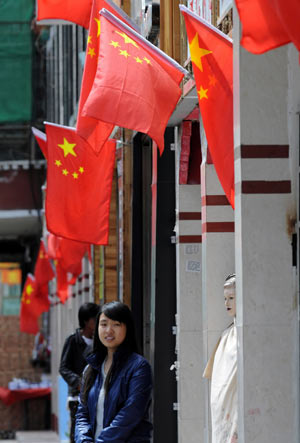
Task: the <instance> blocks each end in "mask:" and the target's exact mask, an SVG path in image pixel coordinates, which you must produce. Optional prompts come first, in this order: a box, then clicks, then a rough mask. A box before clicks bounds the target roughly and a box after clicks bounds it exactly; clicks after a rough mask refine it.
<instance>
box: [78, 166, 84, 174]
mask: <svg viewBox="0 0 300 443" xmlns="http://www.w3.org/2000/svg"><path fill="white" fill-rule="evenodd" d="M79 172H80V174H83V173H84V169H83V167H82V166H80V168H79Z"/></svg>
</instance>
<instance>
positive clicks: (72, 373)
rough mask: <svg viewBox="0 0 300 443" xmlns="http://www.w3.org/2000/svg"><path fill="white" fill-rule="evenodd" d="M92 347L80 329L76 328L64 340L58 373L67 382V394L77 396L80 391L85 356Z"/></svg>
mask: <svg viewBox="0 0 300 443" xmlns="http://www.w3.org/2000/svg"><path fill="white" fill-rule="evenodd" d="M91 351H92V347H91V346H88V345H87V344H86V343H85V341H84V340H83V338H82V335H81V333H80V329H76V332H75V333H74V334H71V335H70V336H69V337H68V338H67V339H66V341H65V344H64V347H63V350H62V354H61V359H60V366H59V373H60V374H61V376H62V377H63V379H64V380H65V381H66V382H67V383H68V394H69V395H70V396H77V395H78V394H79V391H80V380H81V375H82V372H83V370H84V368H85V366H86V364H87V363H86V357H87V356H88V355H89V354H90V353H91Z"/></svg>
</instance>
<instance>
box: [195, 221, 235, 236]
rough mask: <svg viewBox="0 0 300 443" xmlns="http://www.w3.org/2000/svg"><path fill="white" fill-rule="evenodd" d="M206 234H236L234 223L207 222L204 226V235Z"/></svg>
mask: <svg viewBox="0 0 300 443" xmlns="http://www.w3.org/2000/svg"><path fill="white" fill-rule="evenodd" d="M206 232H234V222H207V223H203V224H202V234H205V233H206Z"/></svg>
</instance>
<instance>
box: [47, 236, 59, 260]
mask: <svg viewBox="0 0 300 443" xmlns="http://www.w3.org/2000/svg"><path fill="white" fill-rule="evenodd" d="M60 242H61V237H57V236H56V235H54V234H51V232H49V234H48V240H47V246H48V255H49V258H52V259H53V260H57V259H59V258H60V257H61V252H60Z"/></svg>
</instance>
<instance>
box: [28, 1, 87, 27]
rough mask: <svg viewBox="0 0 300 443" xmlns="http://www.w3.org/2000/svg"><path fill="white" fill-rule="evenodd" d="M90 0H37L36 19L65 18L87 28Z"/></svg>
mask: <svg viewBox="0 0 300 443" xmlns="http://www.w3.org/2000/svg"><path fill="white" fill-rule="evenodd" d="M91 8H92V0H75V1H74V0H37V12H36V20H37V21H40V20H49V19H50V20H52V19H54V20H66V21H68V22H72V23H76V24H77V25H79V26H83V27H84V28H87V29H88V28H89V21H90V13H91Z"/></svg>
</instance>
